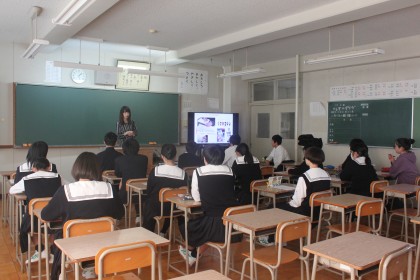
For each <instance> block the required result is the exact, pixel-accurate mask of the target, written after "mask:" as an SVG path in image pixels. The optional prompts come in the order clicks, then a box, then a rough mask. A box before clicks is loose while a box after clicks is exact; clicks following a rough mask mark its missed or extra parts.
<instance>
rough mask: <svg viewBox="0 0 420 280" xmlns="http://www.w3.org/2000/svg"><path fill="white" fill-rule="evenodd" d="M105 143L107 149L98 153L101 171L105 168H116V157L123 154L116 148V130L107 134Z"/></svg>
mask: <svg viewBox="0 0 420 280" xmlns="http://www.w3.org/2000/svg"><path fill="white" fill-rule="evenodd" d="M104 143H105V145H106V148H105V150H104V151H102V152H100V153H98V154H97V155H96V157H97V159H98V162H99V164H100V167H101V172H103V171H104V170H114V169H115V159H116V158H118V157H120V156H122V154H121V153H119V152H117V151H116V150H115V149H114V147H115V143H117V134H115V133H114V132H108V133H107V134H105V137H104Z"/></svg>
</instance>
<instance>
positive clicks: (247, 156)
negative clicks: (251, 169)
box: [235, 143, 254, 163]
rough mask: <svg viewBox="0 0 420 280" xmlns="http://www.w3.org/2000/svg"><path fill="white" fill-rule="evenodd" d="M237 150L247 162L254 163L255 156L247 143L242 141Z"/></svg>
mask: <svg viewBox="0 0 420 280" xmlns="http://www.w3.org/2000/svg"><path fill="white" fill-rule="evenodd" d="M235 151H236V152H238V153H239V154H240V155H241V156H244V161H245V163H254V157H253V156H252V154H251V152H250V151H249V147H248V145H247V144H245V143H241V144H239V145H238V147H236V150H235Z"/></svg>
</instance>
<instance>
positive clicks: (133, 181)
mask: <svg viewBox="0 0 420 280" xmlns="http://www.w3.org/2000/svg"><path fill="white" fill-rule="evenodd" d="M135 183H146V184H147V178H136V179H129V180H127V182H126V183H125V190H126V191H127V195H128V185H129V184H135Z"/></svg>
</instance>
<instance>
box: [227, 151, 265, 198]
mask: <svg viewBox="0 0 420 280" xmlns="http://www.w3.org/2000/svg"><path fill="white" fill-rule="evenodd" d="M236 154H237V156H238V157H237V158H236V160H235V161H234V162H233V165H232V171H233V174H234V175H235V177H236V179H237V180H238V182H239V185H240V186H241V190H240V192H239V193H238V200H239V203H240V204H241V205H246V204H251V202H252V196H251V195H252V194H251V191H250V188H249V186H250V185H251V182H252V181H254V180H259V179H261V178H262V176H261V168H260V161H259V160H258V159H257V158H256V157H254V156H252V154H251V152H250V151H249V147H248V145H247V144H245V143H241V144H239V145H238V146H237V147H236Z"/></svg>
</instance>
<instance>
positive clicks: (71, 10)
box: [52, 0, 95, 26]
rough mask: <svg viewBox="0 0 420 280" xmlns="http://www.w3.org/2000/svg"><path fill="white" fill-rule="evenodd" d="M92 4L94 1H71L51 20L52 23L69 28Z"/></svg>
mask: <svg viewBox="0 0 420 280" xmlns="http://www.w3.org/2000/svg"><path fill="white" fill-rule="evenodd" d="M93 2H95V0H72V1H71V2H70V3H69V4H68V5H67V6H66V7H65V8H64V9H63V10H62V11H61V13H60V14H58V16H56V17H55V18H53V19H52V23H54V24H58V25H66V26H70V25H71V24H72V23H73V21H74V20H75V19H76V18H77V17H78V16H79V15H80V14H81V13H83V12H84V11H85V10H86V9H87V8H88V7H89V6H90V5H92V4H93Z"/></svg>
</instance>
